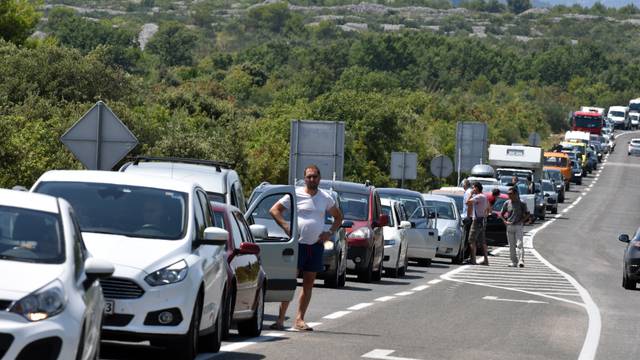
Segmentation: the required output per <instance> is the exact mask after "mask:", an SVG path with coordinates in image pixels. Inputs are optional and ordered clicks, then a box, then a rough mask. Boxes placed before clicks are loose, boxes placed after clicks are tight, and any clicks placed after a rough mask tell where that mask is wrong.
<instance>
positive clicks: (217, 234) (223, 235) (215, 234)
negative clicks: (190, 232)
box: [194, 226, 229, 246]
mask: <svg viewBox="0 0 640 360" xmlns="http://www.w3.org/2000/svg"><path fill="white" fill-rule="evenodd" d="M228 238H229V232H228V231H227V230H225V229H221V228H219V227H213V226H211V227H208V228H206V229H204V239H198V240H196V241H195V242H194V245H195V246H200V245H213V246H224V245H226V244H227V239H228Z"/></svg>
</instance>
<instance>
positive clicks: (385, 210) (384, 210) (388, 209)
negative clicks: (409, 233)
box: [382, 205, 396, 226]
mask: <svg viewBox="0 0 640 360" xmlns="http://www.w3.org/2000/svg"><path fill="white" fill-rule="evenodd" d="M382 213H383V214H385V215H387V216H388V217H389V224H387V226H396V224H395V223H394V222H393V213H392V212H391V206H387V205H382Z"/></svg>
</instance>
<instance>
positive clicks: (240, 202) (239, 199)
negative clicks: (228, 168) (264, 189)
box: [233, 181, 246, 211]
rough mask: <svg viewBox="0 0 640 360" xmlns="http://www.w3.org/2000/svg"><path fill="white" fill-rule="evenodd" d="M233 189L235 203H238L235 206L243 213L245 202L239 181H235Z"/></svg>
mask: <svg viewBox="0 0 640 360" xmlns="http://www.w3.org/2000/svg"><path fill="white" fill-rule="evenodd" d="M233 187H234V188H235V189H236V201H237V202H238V204H237V205H236V206H237V207H238V209H240V210H241V211H245V210H246V200H245V198H244V193H243V192H242V185H241V184H240V181H236V182H235V183H234V184H233Z"/></svg>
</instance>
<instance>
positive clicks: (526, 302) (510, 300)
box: [482, 296, 548, 304]
mask: <svg viewBox="0 0 640 360" xmlns="http://www.w3.org/2000/svg"><path fill="white" fill-rule="evenodd" d="M482 299H483V300H493V301H505V302H518V303H525V304H548V302H546V301H538V300H517V299H501V298H499V297H497V296H485V297H483V298H482Z"/></svg>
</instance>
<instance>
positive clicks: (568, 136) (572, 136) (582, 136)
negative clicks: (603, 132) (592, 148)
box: [564, 131, 591, 144]
mask: <svg viewBox="0 0 640 360" xmlns="http://www.w3.org/2000/svg"><path fill="white" fill-rule="evenodd" d="M571 140H578V141H581V142H583V143H585V144H588V143H589V141H590V140H591V133H588V132H586V131H567V132H566V133H564V141H571Z"/></svg>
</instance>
